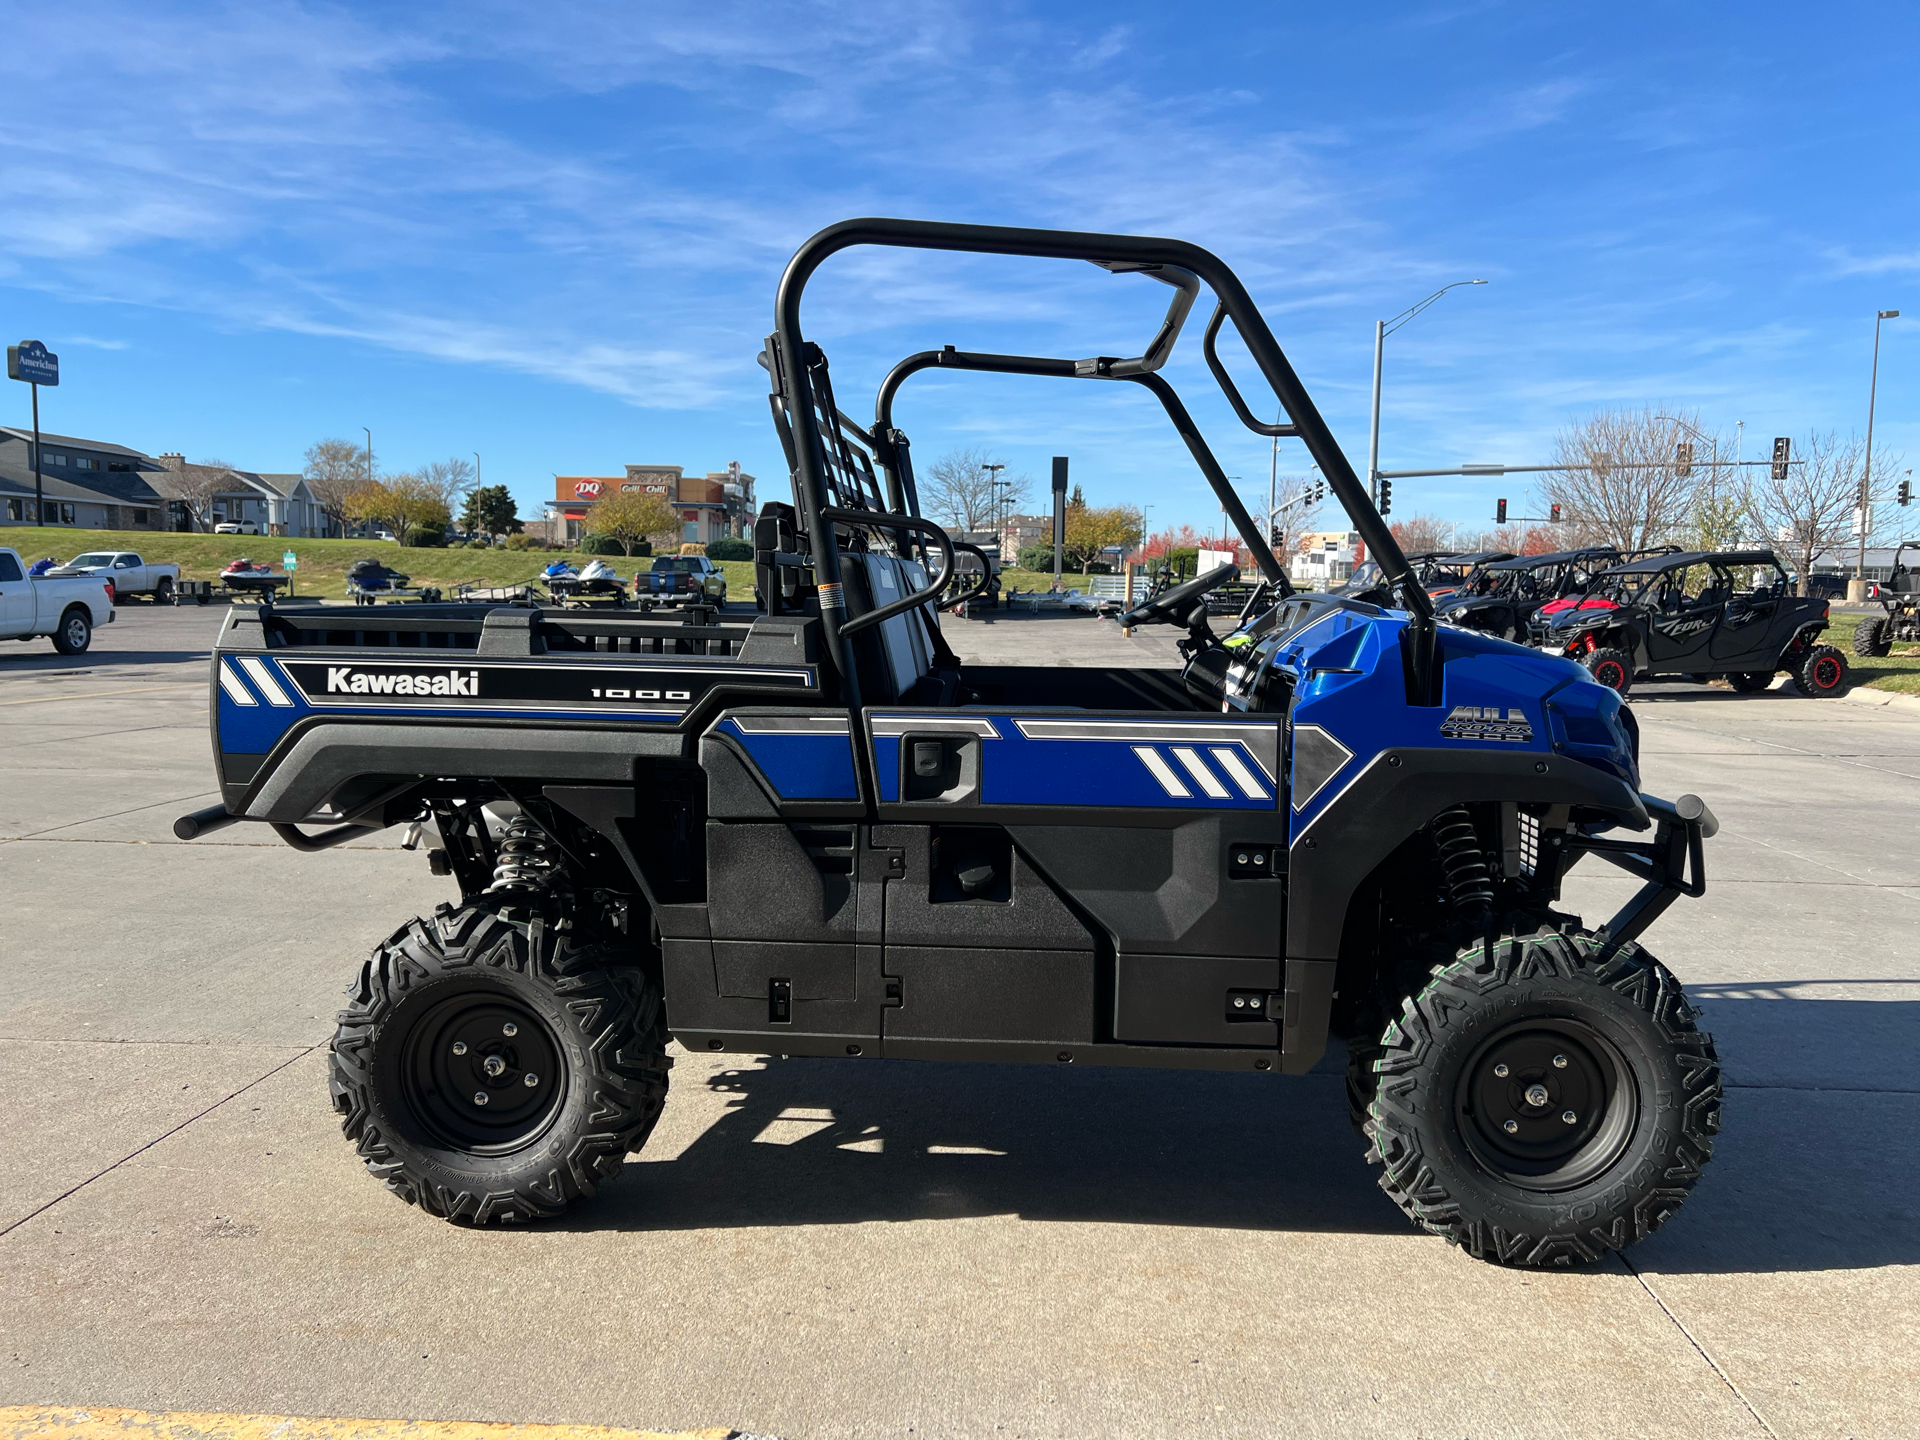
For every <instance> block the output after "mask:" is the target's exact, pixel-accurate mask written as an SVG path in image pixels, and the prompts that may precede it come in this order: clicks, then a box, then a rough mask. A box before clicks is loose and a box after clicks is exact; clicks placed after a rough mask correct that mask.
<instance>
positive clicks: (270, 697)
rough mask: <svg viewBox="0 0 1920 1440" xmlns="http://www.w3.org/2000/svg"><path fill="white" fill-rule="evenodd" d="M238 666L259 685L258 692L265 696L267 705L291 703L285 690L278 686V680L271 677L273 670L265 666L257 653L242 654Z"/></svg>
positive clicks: (264, 662)
mask: <svg viewBox="0 0 1920 1440" xmlns="http://www.w3.org/2000/svg"><path fill="white" fill-rule="evenodd" d="M240 668H241V669H242V670H244V671H246V672H247V676H248V678H249V679H251V680H252V681H253V683H254V684H256V685H258V686H259V687H260V693H261V694H262V695H264V696H266V697H267V703H268V704H269V705H291V704H293V701H291V700H289V699H288V698H287V692H286V691H284V690H282V689H281V688H280V682H279V681H277V680H275V679H274V678H273V672H272V671H271V670H269V669H268V668H267V662H266V661H264V660H262V659H261V658H260V657H259V656H258V655H242V656H241V657H240Z"/></svg>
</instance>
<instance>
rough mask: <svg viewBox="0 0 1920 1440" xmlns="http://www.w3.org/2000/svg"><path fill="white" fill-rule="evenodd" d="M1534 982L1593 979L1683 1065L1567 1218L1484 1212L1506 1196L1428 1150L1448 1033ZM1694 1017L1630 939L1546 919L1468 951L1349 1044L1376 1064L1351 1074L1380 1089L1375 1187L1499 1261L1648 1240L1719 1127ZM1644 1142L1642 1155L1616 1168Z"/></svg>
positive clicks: (1373, 1149)
mask: <svg viewBox="0 0 1920 1440" xmlns="http://www.w3.org/2000/svg"><path fill="white" fill-rule="evenodd" d="M1537 979H1545V980H1551V981H1573V982H1578V983H1584V984H1589V985H1592V986H1595V987H1598V989H1599V990H1601V991H1605V992H1611V995H1612V996H1613V997H1617V999H1618V1000H1619V1001H1623V1002H1625V1003H1626V1004H1627V1005H1628V1006H1630V1007H1632V1008H1633V1009H1635V1010H1638V1011H1639V1012H1641V1013H1642V1015H1643V1016H1644V1017H1645V1019H1646V1020H1647V1021H1649V1022H1650V1023H1651V1028H1652V1031H1653V1034H1654V1035H1655V1036H1656V1037H1657V1039H1658V1043H1659V1044H1660V1045H1661V1046H1663V1047H1664V1049H1665V1051H1666V1053H1667V1055H1668V1056H1669V1057H1670V1058H1671V1061H1672V1063H1673V1065H1674V1067H1675V1069H1676V1070H1677V1072H1678V1075H1679V1090H1680V1092H1681V1093H1682V1095H1683V1096H1684V1099H1683V1101H1682V1103H1680V1104H1679V1105H1678V1106H1677V1108H1676V1110H1675V1111H1674V1112H1673V1113H1662V1112H1655V1113H1653V1114H1652V1115H1651V1116H1648V1117H1646V1118H1649V1119H1651V1120H1652V1121H1653V1122H1654V1126H1653V1129H1652V1132H1651V1133H1650V1134H1646V1135H1644V1136H1636V1139H1635V1141H1634V1142H1633V1143H1632V1144H1630V1146H1629V1149H1628V1152H1627V1154H1625V1155H1623V1156H1622V1157H1621V1159H1620V1161H1617V1162H1616V1164H1615V1167H1614V1169H1613V1170H1610V1171H1609V1172H1608V1174H1607V1176H1606V1177H1605V1178H1606V1181H1607V1184H1606V1186H1605V1190H1604V1193H1603V1194H1600V1195H1594V1196H1587V1197H1584V1198H1583V1199H1582V1200H1581V1201H1580V1202H1579V1203H1576V1204H1574V1205H1572V1206H1570V1207H1568V1210H1567V1214H1566V1215H1565V1217H1564V1220H1563V1221H1562V1222H1561V1223H1539V1224H1531V1225H1528V1224H1504V1225H1503V1224H1501V1223H1499V1221H1498V1220H1497V1219H1495V1218H1491V1217H1490V1216H1489V1215H1488V1214H1486V1213H1481V1212H1483V1211H1484V1210H1486V1209H1495V1210H1500V1209H1502V1207H1500V1206H1498V1205H1493V1206H1486V1205H1483V1204H1481V1203H1480V1201H1481V1199H1482V1196H1480V1195H1477V1194H1474V1193H1471V1192H1473V1191H1474V1189H1475V1185H1474V1184H1453V1185H1450V1184H1449V1183H1448V1179H1447V1177H1448V1174H1449V1172H1452V1171H1458V1170H1460V1169H1461V1168H1462V1165H1461V1161H1460V1159H1459V1157H1457V1156H1453V1155H1449V1156H1447V1157H1445V1159H1444V1160H1443V1161H1441V1162H1439V1163H1436V1161H1435V1159H1434V1157H1433V1156H1430V1155H1429V1154H1428V1153H1426V1151H1427V1148H1428V1147H1429V1146H1430V1145H1432V1144H1434V1143H1435V1137H1434V1136H1433V1134H1432V1132H1431V1130H1430V1126H1431V1125H1432V1124H1433V1121H1434V1117H1435V1116H1436V1115H1439V1114H1444V1115H1445V1116H1447V1117H1448V1119H1449V1120H1450V1117H1451V1113H1452V1106H1453V1096H1452V1094H1451V1093H1448V1094H1446V1095H1437V1094H1434V1093H1433V1085H1434V1083H1435V1082H1436V1081H1437V1079H1438V1077H1437V1076H1435V1075H1434V1074H1433V1070H1434V1068H1435V1057H1436V1052H1437V1051H1438V1050H1439V1049H1440V1047H1441V1045H1442V1043H1443V1041H1445V1040H1446V1039H1447V1038H1448V1033H1449V1031H1451V1030H1453V1029H1454V1028H1455V1027H1459V1026H1464V1025H1467V1024H1469V1023H1471V1022H1472V1021H1473V1020H1474V1019H1475V1018H1476V1017H1478V1016H1482V1015H1484V1014H1486V1013H1487V1012H1488V1010H1489V1009H1490V1008H1492V1007H1497V1006H1500V1005H1502V1004H1503V1003H1511V1002H1513V1001H1514V1000H1516V999H1519V998H1521V997H1522V996H1524V994H1525V991H1526V987H1527V986H1528V984H1529V983H1530V982H1532V981H1534V980H1537ZM1596 998H1605V997H1603V996H1596ZM1696 1015H1697V1012H1696V1011H1695V1010H1694V1009H1693V1008H1692V1007H1691V1006H1690V1005H1689V1004H1688V1003H1687V1000H1686V998H1685V995H1684V994H1683V992H1682V991H1681V988H1680V985H1679V982H1678V981H1676V980H1675V979H1674V977H1673V975H1672V974H1671V973H1670V972H1669V971H1668V970H1667V968H1666V967H1665V966H1664V965H1662V964H1660V963H1659V961H1657V960H1655V959H1654V958H1653V957H1652V956H1650V955H1648V954H1646V953H1645V952H1644V951H1642V950H1640V949H1639V948H1638V947H1637V946H1634V945H1630V944H1629V945H1623V946H1620V947H1618V948H1617V949H1612V950H1609V948H1608V947H1607V946H1606V945H1605V943H1604V942H1602V941H1600V940H1598V939H1596V938H1595V937H1593V936H1591V935H1586V934H1571V935H1563V934H1556V933H1554V932H1552V931H1545V930H1543V931H1541V932H1540V933H1538V934H1536V935H1532V936H1529V937H1526V938H1514V937H1505V938H1502V939H1500V940H1498V941H1497V942H1496V943H1495V944H1494V946H1493V951H1492V954H1491V955H1489V954H1488V953H1487V950H1486V947H1485V946H1484V945H1478V946H1473V947H1471V948H1469V949H1467V950H1465V951H1463V952H1461V954H1460V956H1459V958H1457V959H1456V960H1454V961H1453V962H1452V963H1451V964H1448V965H1444V966H1437V967H1435V970H1434V973H1433V977H1432V979H1431V980H1430V981H1429V982H1428V983H1427V985H1426V986H1425V987H1424V988H1423V989H1421V990H1419V991H1418V992H1417V993H1416V994H1414V995H1412V996H1411V997H1409V998H1407V999H1406V1000H1404V1001H1403V1002H1402V1004H1401V1007H1400V1013H1399V1015H1398V1017H1397V1018H1396V1019H1395V1020H1394V1021H1393V1022H1392V1023H1391V1024H1390V1025H1388V1027H1387V1029H1386V1033H1385V1035H1384V1036H1383V1037H1382V1038H1381V1041H1380V1043H1379V1045H1378V1046H1368V1045H1366V1044H1364V1043H1363V1044H1360V1045H1357V1046H1355V1047H1354V1051H1353V1054H1354V1056H1355V1058H1356V1063H1359V1064H1365V1065H1366V1066H1367V1068H1368V1069H1370V1070H1371V1071H1372V1072H1373V1073H1372V1074H1371V1075H1369V1076H1361V1077H1358V1078H1350V1081H1349V1090H1348V1093H1349V1096H1350V1097H1352V1096H1355V1095H1356V1094H1363V1093H1365V1092H1367V1091H1368V1090H1370V1091H1371V1094H1370V1096H1368V1112H1367V1119H1366V1123H1365V1127H1364V1134H1365V1136H1366V1139H1367V1140H1368V1142H1369V1148H1368V1151H1367V1159H1368V1160H1369V1161H1371V1162H1373V1163H1376V1164H1378V1165H1380V1166H1381V1167H1382V1169H1381V1173H1380V1176H1379V1181H1380V1188H1381V1189H1383V1190H1384V1191H1386V1193H1387V1195H1388V1196H1389V1197H1390V1198H1391V1199H1392V1200H1393V1202H1394V1203H1395V1204H1396V1205H1398V1206H1399V1207H1400V1208H1401V1209H1402V1210H1403V1211H1405V1212H1406V1214H1407V1215H1408V1216H1410V1217H1411V1218H1412V1219H1413V1220H1414V1222H1415V1223H1416V1224H1418V1225H1420V1226H1421V1227H1423V1228H1424V1229H1426V1230H1429V1231H1431V1232H1432V1233H1434V1234H1436V1235H1439V1236H1441V1237H1443V1238H1444V1239H1446V1240H1447V1241H1448V1242H1449V1243H1452V1244H1456V1245H1459V1246H1460V1247H1461V1248H1462V1249H1464V1250H1465V1251H1467V1253H1468V1254H1470V1255H1473V1256H1475V1257H1476V1258H1478V1259H1483V1260H1489V1261H1494V1262H1496V1263H1500V1264H1507V1265H1518V1266H1556V1267H1563V1266H1571V1265H1577V1264H1583V1263H1590V1262H1593V1261H1597V1260H1599V1259H1600V1258H1601V1257H1602V1256H1603V1255H1605V1254H1606V1253H1607V1252H1608V1251H1609V1250H1624V1249H1625V1248H1627V1247H1628V1246H1629V1245H1632V1244H1634V1243H1636V1242H1638V1241H1640V1240H1643V1239H1645V1238H1646V1237H1647V1236H1648V1235H1650V1234H1652V1233H1653V1231H1655V1230H1657V1229H1658V1228H1659V1227H1660V1226H1661V1225H1662V1224H1663V1223H1665V1222H1666V1221H1667V1220H1668V1219H1669V1218H1670V1217H1671V1216H1672V1215H1673V1214H1674V1212H1675V1211H1677V1210H1678V1209H1679V1208H1680V1205H1681V1202H1683V1201H1684V1200H1685V1199H1686V1198H1687V1196H1688V1194H1689V1193H1690V1192H1691V1191H1692V1189H1693V1187H1694V1185H1695V1183H1696V1182H1697V1181H1698V1180H1699V1178H1700V1174H1701V1169H1702V1167H1703V1166H1704V1165H1705V1164H1706V1163H1707V1161H1708V1160H1709V1159H1711V1158H1712V1155H1713V1137H1714V1136H1715V1135H1716V1134H1717V1133H1718V1132H1719V1129H1720V1100H1721V1084H1720V1062H1719V1057H1718V1055H1717V1053H1716V1052H1715V1050H1714V1045H1713V1038H1712V1037H1711V1036H1710V1035H1708V1034H1706V1033H1704V1032H1703V1031H1701V1030H1700V1029H1698V1027H1697V1026H1696V1025H1695V1018H1696ZM1440 1123H1441V1124H1443V1125H1445V1124H1447V1123H1448V1121H1447V1120H1442V1121H1441V1122H1440ZM1643 1139H1644V1143H1642V1140H1643ZM1636 1152H1637V1154H1638V1157H1639V1158H1638V1160H1637V1163H1634V1164H1633V1165H1632V1166H1631V1168H1630V1169H1629V1170H1628V1171H1627V1173H1626V1174H1624V1175H1622V1174H1620V1173H1619V1171H1620V1170H1621V1169H1622V1168H1623V1167H1624V1165H1625V1162H1626V1161H1627V1160H1628V1159H1630V1158H1632V1157H1633V1155H1634V1154H1635V1153H1636ZM1481 1188H1482V1189H1485V1186H1484V1184H1483V1185H1482V1186H1481Z"/></svg>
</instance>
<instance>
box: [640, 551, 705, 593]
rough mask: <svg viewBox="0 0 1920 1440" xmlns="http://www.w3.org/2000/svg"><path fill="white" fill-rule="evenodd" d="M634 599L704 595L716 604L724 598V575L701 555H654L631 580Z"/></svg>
mask: <svg viewBox="0 0 1920 1440" xmlns="http://www.w3.org/2000/svg"><path fill="white" fill-rule="evenodd" d="M633 588H634V593H635V594H636V595H656V596H658V595H695V594H698V595H704V596H706V598H707V599H709V600H711V601H713V602H714V603H715V604H718V603H720V602H721V601H723V600H725V599H726V598H727V572H726V571H724V570H722V569H721V568H720V567H719V566H718V565H716V564H714V562H713V561H711V560H709V559H708V558H707V557H706V556H704V555H656V556H655V557H654V560H653V564H652V565H651V566H649V567H648V568H647V569H645V570H643V571H641V572H640V573H639V574H638V575H635V576H634V577H633Z"/></svg>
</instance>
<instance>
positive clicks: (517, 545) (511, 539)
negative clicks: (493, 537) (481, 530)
mask: <svg viewBox="0 0 1920 1440" xmlns="http://www.w3.org/2000/svg"><path fill="white" fill-rule="evenodd" d="M500 548H501V549H502V550H538V549H540V548H541V546H540V542H539V541H538V540H536V539H534V538H533V536H531V535H509V536H507V538H506V539H505V540H503V541H501V542H500Z"/></svg>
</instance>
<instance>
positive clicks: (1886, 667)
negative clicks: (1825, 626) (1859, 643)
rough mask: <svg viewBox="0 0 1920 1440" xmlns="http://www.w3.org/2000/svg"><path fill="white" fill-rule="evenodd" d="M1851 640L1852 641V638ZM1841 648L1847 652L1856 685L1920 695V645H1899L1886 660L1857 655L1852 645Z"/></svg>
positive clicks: (1848, 668)
mask: <svg viewBox="0 0 1920 1440" xmlns="http://www.w3.org/2000/svg"><path fill="white" fill-rule="evenodd" d="M1848 639H1849V641H1851V639H1852V637H1851V636H1849V637H1848ZM1840 648H1841V650H1843V651H1845V652H1846V656H1847V670H1848V673H1849V674H1851V675H1852V676H1853V683H1854V684H1855V685H1856V686H1861V685H1865V686H1868V687H1870V688H1871V689H1874V690H1892V691H1896V692H1897V693H1899V694H1901V695H1920V645H1896V646H1894V647H1893V653H1892V654H1891V655H1889V656H1887V657H1886V658H1885V659H1884V660H1875V659H1872V658H1870V657H1868V656H1865V655H1856V654H1854V653H1853V647H1852V645H1851V644H1846V645H1842V646H1841V647H1840Z"/></svg>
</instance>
